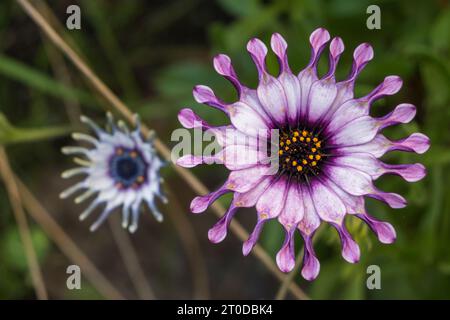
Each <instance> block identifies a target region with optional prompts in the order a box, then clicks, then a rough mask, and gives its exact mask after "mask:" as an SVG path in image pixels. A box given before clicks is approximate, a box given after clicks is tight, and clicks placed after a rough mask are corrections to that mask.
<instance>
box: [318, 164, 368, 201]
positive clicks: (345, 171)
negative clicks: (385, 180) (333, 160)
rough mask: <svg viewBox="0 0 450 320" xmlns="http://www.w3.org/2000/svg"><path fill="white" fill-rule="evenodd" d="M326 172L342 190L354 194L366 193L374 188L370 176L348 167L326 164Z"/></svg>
mask: <svg viewBox="0 0 450 320" xmlns="http://www.w3.org/2000/svg"><path fill="white" fill-rule="evenodd" d="M326 173H327V175H328V176H329V177H330V179H331V180H332V181H333V182H334V183H335V184H336V185H338V186H339V187H340V188H342V189H343V190H344V191H346V192H348V193H350V194H351V195H354V196H362V195H366V194H368V193H370V192H372V191H373V190H374V186H373V184H372V179H371V177H370V176H369V175H368V174H366V173H364V172H361V171H359V170H356V169H353V168H350V167H339V166H328V167H327V168H326Z"/></svg>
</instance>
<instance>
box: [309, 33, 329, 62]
mask: <svg viewBox="0 0 450 320" xmlns="http://www.w3.org/2000/svg"><path fill="white" fill-rule="evenodd" d="M328 41H330V34H329V33H328V31H327V30H326V29H324V28H318V29H316V30H314V31H313V33H311V35H310V37H309V43H310V44H311V59H310V61H309V64H308V67H313V68H314V69H315V68H316V64H317V62H318V60H319V58H320V54H321V53H322V51H323V49H324V48H325V44H326V43H327V42H328Z"/></svg>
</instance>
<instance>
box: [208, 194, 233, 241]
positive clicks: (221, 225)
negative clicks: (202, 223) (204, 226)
mask: <svg viewBox="0 0 450 320" xmlns="http://www.w3.org/2000/svg"><path fill="white" fill-rule="evenodd" d="M237 209H238V207H235V206H234V205H233V203H232V204H231V205H230V207H229V208H228V210H227V212H226V213H225V214H224V215H223V217H222V218H220V220H219V221H217V223H216V224H215V225H214V226H213V227H212V228H211V229H209V231H208V239H209V241H211V242H212V243H219V242H222V241H223V239H225V237H226V236H227V232H228V227H229V226H230V223H231V220H232V219H233V217H234V215H235V213H236V210H237Z"/></svg>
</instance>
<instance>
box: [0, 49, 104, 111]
mask: <svg viewBox="0 0 450 320" xmlns="http://www.w3.org/2000/svg"><path fill="white" fill-rule="evenodd" d="M0 74H3V75H4V76H6V77H9V78H12V79H14V80H17V81H19V82H21V83H22V84H24V85H26V86H29V87H32V88H34V89H37V90H40V91H42V92H44V93H47V94H49V95H52V96H54V97H57V98H61V99H66V100H69V101H78V102H80V103H81V104H84V105H88V106H94V105H96V102H95V101H94V99H93V98H92V96H91V95H89V94H87V93H86V92H84V91H81V90H78V89H74V88H71V87H68V86H66V85H64V84H62V83H60V82H58V81H55V80H53V79H52V78H51V77H49V76H47V75H46V74H44V73H42V72H40V71H38V70H35V69H33V68H31V67H29V66H27V65H25V64H23V63H21V62H19V61H17V60H15V59H13V58H10V57H8V56H5V55H2V54H0Z"/></svg>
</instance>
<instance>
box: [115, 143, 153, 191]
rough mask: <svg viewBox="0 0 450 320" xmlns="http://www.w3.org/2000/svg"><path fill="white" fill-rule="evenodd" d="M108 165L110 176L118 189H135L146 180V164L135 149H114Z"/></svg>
mask: <svg viewBox="0 0 450 320" xmlns="http://www.w3.org/2000/svg"><path fill="white" fill-rule="evenodd" d="M109 165H110V168H109V172H110V175H111V177H112V178H113V179H114V182H115V185H116V187H117V188H119V189H127V188H130V187H131V188H134V189H136V188H138V187H139V186H141V185H142V184H143V183H144V182H145V180H146V176H147V174H146V172H147V163H146V162H145V160H144V158H143V156H142V155H141V153H140V152H139V151H137V150H135V149H126V148H121V147H118V148H116V150H115V152H114V154H113V156H112V157H111V160H110V163H109Z"/></svg>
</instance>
